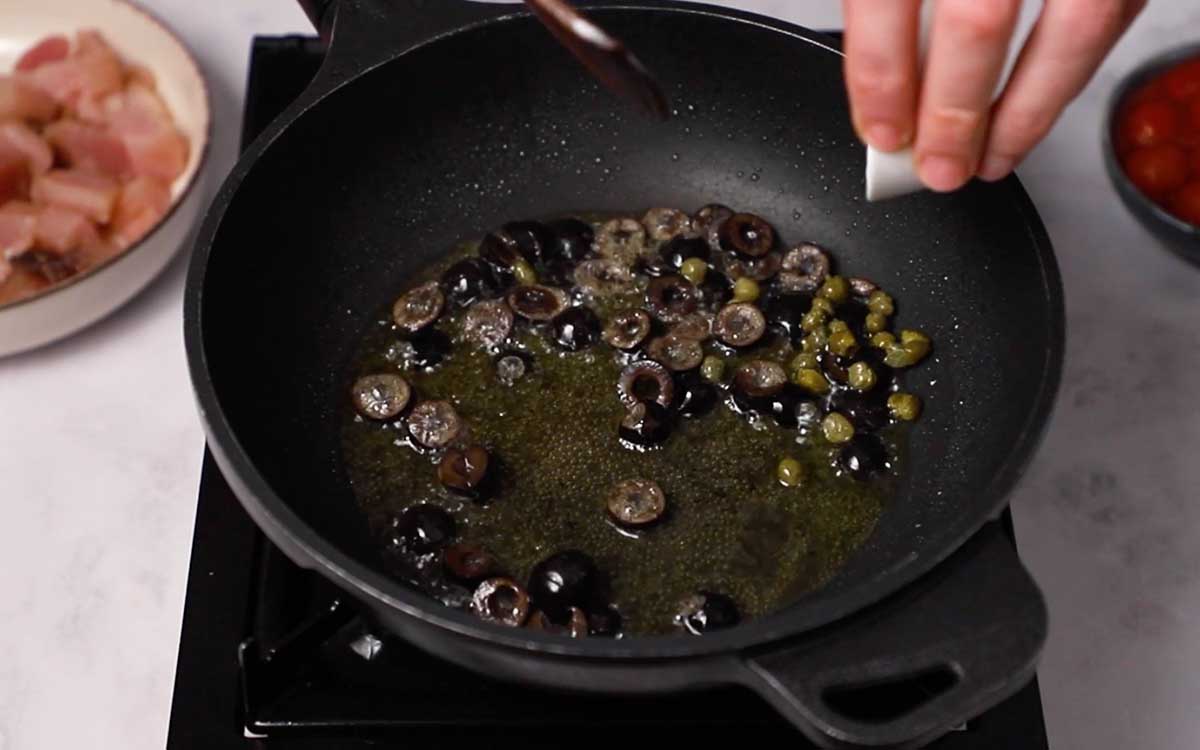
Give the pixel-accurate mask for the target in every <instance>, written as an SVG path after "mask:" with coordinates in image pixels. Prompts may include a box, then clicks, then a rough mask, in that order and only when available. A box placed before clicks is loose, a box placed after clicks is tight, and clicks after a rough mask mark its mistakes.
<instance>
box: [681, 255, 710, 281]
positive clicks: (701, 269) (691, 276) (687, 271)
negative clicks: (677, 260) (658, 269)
mask: <svg viewBox="0 0 1200 750" xmlns="http://www.w3.org/2000/svg"><path fill="white" fill-rule="evenodd" d="M707 273H708V264H707V263H705V262H704V260H703V259H702V258H688V259H687V260H685V261H684V262H683V265H681V266H680V267H679V275H680V276H682V277H683V278H685V279H687V280H688V281H690V282H692V283H693V284H695V285H696V286H700V285H701V284H703V283H704V276H705V274H707Z"/></svg>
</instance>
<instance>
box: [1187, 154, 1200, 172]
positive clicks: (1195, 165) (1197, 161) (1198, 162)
mask: <svg viewBox="0 0 1200 750" xmlns="http://www.w3.org/2000/svg"><path fill="white" fill-rule="evenodd" d="M1188 164H1189V165H1190V166H1191V171H1192V177H1200V148H1194V149H1192V150H1191V152H1190V153H1189V154H1188Z"/></svg>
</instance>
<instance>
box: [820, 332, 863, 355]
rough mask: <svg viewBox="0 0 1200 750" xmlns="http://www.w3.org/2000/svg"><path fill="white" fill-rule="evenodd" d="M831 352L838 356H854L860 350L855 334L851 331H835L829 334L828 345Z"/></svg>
mask: <svg viewBox="0 0 1200 750" xmlns="http://www.w3.org/2000/svg"><path fill="white" fill-rule="evenodd" d="M826 346H828V348H829V351H830V353H832V354H834V355H836V356H838V357H853V356H854V354H855V352H857V351H858V341H857V340H855V338H854V334H853V333H850V331H834V332H833V333H830V334H829V343H828V344H827V345H826Z"/></svg>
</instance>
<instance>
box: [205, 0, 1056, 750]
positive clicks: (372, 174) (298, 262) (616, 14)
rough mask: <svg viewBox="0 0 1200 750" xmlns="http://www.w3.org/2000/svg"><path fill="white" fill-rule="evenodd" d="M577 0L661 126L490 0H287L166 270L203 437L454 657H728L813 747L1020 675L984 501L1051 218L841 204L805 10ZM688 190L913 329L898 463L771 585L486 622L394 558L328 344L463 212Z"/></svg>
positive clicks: (547, 663) (345, 346)
mask: <svg viewBox="0 0 1200 750" xmlns="http://www.w3.org/2000/svg"><path fill="white" fill-rule="evenodd" d="M322 5H327V6H328V7H320V6H322ZM585 5H586V7H587V8H588V9H589V12H590V13H591V14H592V16H593V18H594V19H595V20H596V21H597V22H599V23H600V24H601V25H603V26H604V27H606V28H607V29H608V30H609V31H611V32H612V33H613V34H615V35H616V36H618V37H620V38H622V39H623V40H624V41H625V42H626V43H627V44H628V45H629V46H630V48H632V49H633V50H635V51H636V52H637V53H638V55H639V57H640V58H641V59H642V60H643V61H644V62H645V63H646V64H647V65H648V66H649V67H650V69H651V70H653V71H655V73H656V74H657V76H658V78H659V80H660V81H661V82H662V83H663V85H664V87H665V88H666V90H667V92H668V94H669V96H670V97H671V99H672V100H673V105H674V107H675V109H676V111H677V114H676V115H675V116H674V117H673V118H672V119H671V120H670V121H668V122H665V123H657V122H650V121H647V120H645V119H642V118H641V117H640V116H639V115H637V114H636V113H634V112H632V111H630V110H629V109H627V108H626V107H624V106H623V105H621V104H620V103H619V102H617V101H615V100H614V99H613V97H612V96H611V95H610V94H608V93H607V92H606V91H604V90H602V89H601V88H600V87H599V86H598V85H596V84H595V83H593V82H592V81H591V80H590V79H589V78H587V76H586V74H585V73H584V72H583V71H582V69H581V68H580V67H579V66H578V65H577V64H576V63H575V61H574V60H573V59H572V58H571V57H570V56H569V55H568V54H567V53H566V52H565V51H563V50H562V49H561V48H560V47H559V46H558V45H557V44H556V43H555V42H554V41H553V39H552V38H551V37H550V36H549V35H548V34H546V33H545V31H544V30H543V29H542V28H541V27H540V26H539V25H538V24H537V22H536V21H535V20H534V19H533V18H532V17H531V16H529V15H528V14H527V13H526V12H524V11H523V10H521V9H519V8H517V7H514V6H511V5H494V4H474V3H468V2H463V1H462V0H437V2H424V1H422V0H333V2H329V3H318V2H311V3H308V4H307V7H306V9H307V10H308V11H309V12H310V15H311V16H312V17H313V18H314V19H315V20H317V21H318V23H319V25H320V28H321V29H322V30H323V34H324V35H325V36H326V38H327V39H328V41H329V50H328V56H327V59H326V62H325V63H324V66H323V67H322V69H321V70H320V72H319V73H318V74H317V77H316V78H315V79H314V81H313V82H312V84H311V85H310V87H309V88H308V89H307V90H306V91H305V93H304V94H302V95H301V96H300V97H299V99H298V100H297V101H296V102H294V103H293V105H292V106H291V107H290V108H289V109H288V110H287V111H286V112H284V114H282V115H281V116H280V117H279V119H278V120H277V121H276V122H275V123H273V124H272V125H271V126H270V127H269V128H268V129H267V131H266V132H264V133H263V134H262V135H261V136H260V137H259V138H258V139H257V140H256V141H255V142H254V143H253V144H251V145H250V147H249V148H248V149H247V150H246V152H245V154H244V156H243V158H242V160H241V161H240V162H239V163H238V164H237V165H236V167H235V168H234V169H233V171H232V172H231V174H230V175H229V177H228V179H227V180H226V182H225V184H224V186H223V187H222V189H221V190H220V192H219V194H218V195H217V197H216V198H215V201H214V203H213V206H212V208H211V210H210V212H209V214H208V216H207V218H206V220H205V221H204V223H203V226H202V228H201V230H200V232H199V235H198V239H197V245H196V252H195V255H194V259H193V261H192V265H191V269H190V274H189V278H188V283H187V290H186V303H185V331H186V343H187V350H188V358H189V363H190V368H191V374H192V377H193V380H194V384H195V389H196V393H197V398H198V401H199V405H200V411H201V415H202V418H203V421H204V424H205V427H206V430H207V433H208V438H209V441H210V445H211V447H212V449H213V452H214V454H215V456H216V457H217V460H218V461H219V463H220V466H221V468H222V470H223V471H224V473H225V474H226V476H227V478H228V479H229V480H230V484H231V485H232V487H233V488H234V490H235V492H236V493H237V495H238V497H239V498H240V499H241V502H242V503H243V504H244V506H245V508H246V510H247V511H248V512H249V514H250V515H251V516H252V517H253V518H254V520H255V521H256V522H257V523H258V524H259V525H260V526H261V527H262V529H263V530H264V531H265V533H266V534H267V536H268V537H269V538H270V539H271V540H272V541H273V542H275V543H276V544H277V545H278V546H279V547H280V548H282V549H283V551H284V552H285V553H286V554H288V555H289V557H291V558H292V559H293V560H295V561H296V562H297V563H299V564H300V565H302V566H304V567H307V568H311V569H313V570H316V571H318V572H320V573H321V574H323V575H325V576H327V577H328V578H330V579H331V580H333V581H334V582H336V583H337V584H338V585H340V586H342V587H343V588H344V589H346V590H347V591H349V592H350V593H352V594H353V595H354V596H356V597H357V598H359V599H360V600H361V601H363V602H365V603H366V604H367V605H368V607H369V608H370V610H371V611H372V612H373V614H374V615H375V616H376V617H377V618H378V620H379V622H380V623H381V624H382V625H383V626H384V627H387V628H390V629H392V630H393V631H395V632H396V633H397V634H399V635H400V636H402V637H404V638H406V639H408V640H409V641H411V642H413V643H415V644H417V645H419V646H421V647H423V648H425V649H427V650H429V651H431V652H434V653H436V654H439V655H441V656H442V657H444V658H446V659H448V660H451V661H454V662H457V663H459V664H462V665H466V666H468V667H470V668H472V669H475V670H478V671H480V672H483V673H486V674H489V675H492V676H498V677H504V678H509V679H513V680H519V681H522V682H526V683H533V684H538V685H548V686H554V687H558V688H569V689H576V690H590V691H606V692H629V693H633V692H641V693H645V692H655V691H673V690H683V689H687V688H694V687H700V686H707V685H713V684H729V683H738V684H742V685H746V686H748V687H750V688H752V689H754V690H756V691H758V692H759V693H761V694H762V695H763V696H765V697H766V698H767V699H768V700H769V701H770V702H771V704H772V705H774V706H775V707H776V708H777V709H778V710H779V711H780V712H781V713H782V714H783V715H784V716H785V717H786V718H788V719H789V720H791V721H792V722H794V723H795V724H796V726H797V727H799V728H800V729H801V730H803V731H804V732H805V733H806V734H807V735H808V736H809V737H810V738H812V739H813V740H815V741H817V742H818V743H819V744H822V745H825V746H828V747H915V746H918V745H920V744H923V743H925V742H928V741H929V740H931V739H932V738H935V737H937V736H938V735H940V734H941V733H943V732H945V731H947V730H948V729H949V728H951V727H952V726H954V725H956V724H958V723H961V722H962V721H964V720H965V719H967V718H969V717H972V716H975V715H977V714H979V713H981V712H983V711H984V710H986V709H987V708H989V707H991V706H992V705H994V704H996V703H998V702H999V701H1000V700H1002V699H1003V698H1005V697H1006V696H1008V695H1009V694H1011V693H1013V692H1015V691H1016V690H1017V689H1018V688H1019V687H1020V686H1021V685H1022V684H1023V683H1024V682H1025V681H1026V680H1027V679H1028V678H1029V677H1030V676H1031V675H1032V673H1033V668H1034V664H1035V662H1036V658H1037V655H1038V653H1039V652H1040V649H1041V646H1042V643H1043V641H1044V638H1045V629H1046V613H1045V607H1044V603H1043V601H1042V599H1041V596H1040V594H1039V592H1038V590H1037V588H1036V586H1035V585H1034V584H1033V582H1032V581H1031V580H1030V578H1029V576H1028V574H1027V573H1026V572H1025V571H1024V570H1023V569H1022V568H1021V567H1020V565H1019V564H1017V563H1016V562H1015V557H1014V556H1012V555H1011V553H1009V554H1008V555H1002V554H1000V553H999V552H998V551H997V550H998V549H999V545H1000V544H1001V543H1002V542H1003V540H999V541H998V535H997V533H996V530H995V526H996V524H995V523H992V522H991V521H993V520H994V519H995V518H996V516H997V515H998V514H999V513H1000V512H1001V511H1002V509H1003V508H1004V505H1005V497H1006V495H1007V493H1008V491H1009V490H1010V489H1011V488H1012V486H1013V484H1014V482H1015V481H1016V480H1017V479H1018V477H1019V475H1020V474H1021V472H1022V470H1023V469H1024V467H1025V465H1026V463H1027V461H1028V459H1029V457H1030V455H1031V453H1032V452H1033V450H1034V448H1035V445H1036V443H1037V441H1038V438H1039V436H1040V433H1041V430H1042V427H1043V425H1044V423H1045V421H1046V418H1047V415H1048V412H1049V410H1050V407H1051V404H1052V401H1053V397H1054V394H1055V391H1056V389H1057V385H1058V380H1059V375H1060V369H1061V359H1062V351H1063V302H1062V291H1061V287H1060V279H1059V275H1058V271H1057V267H1056V265H1055V261H1054V258H1053V254H1052V251H1051V249H1050V246H1049V242H1048V239H1047V237H1046V234H1045V231H1044V229H1043V228H1042V226H1041V223H1040V221H1039V219H1038V217H1037V215H1036V213H1035V211H1034V209H1033V207H1032V206H1031V204H1030V202H1029V200H1028V198H1027V197H1026V195H1025V193H1024V192H1023V191H1022V189H1021V188H1020V186H1019V184H1018V183H1017V182H1016V181H1015V180H1011V179H1010V180H1008V181H1006V182H1003V183H1000V184H998V185H982V184H980V185H971V186H969V187H968V188H966V189H964V190H962V191H960V192H958V193H956V194H953V195H945V196H939V195H933V194H928V193H925V194H920V195H913V196H908V197H905V198H901V199H897V200H895V201H891V202H887V203H882V204H867V203H864V202H862V200H861V195H862V192H863V185H862V174H863V158H864V154H863V149H862V147H861V146H860V145H859V144H857V143H856V142H855V140H854V139H853V137H852V131H851V127H850V123H849V120H848V115H847V105H846V101H845V99H844V94H843V88H842V81H841V58H840V54H839V52H838V51H837V49H836V45H835V44H834V43H833V42H831V41H830V40H828V39H827V38H825V37H823V36H822V35H820V34H817V33H814V32H811V31H807V30H805V29H801V28H798V27H796V26H792V25H789V24H786V23H781V22H779V21H775V20H771V19H768V18H764V17H760V16H756V15H752V14H748V13H743V12H737V11H731V10H725V9H718V8H713V7H707V6H700V5H692V4H685V3H674V2H669V3H668V2H664V3H649V2H645V1H644V0H641V1H639V0H634V1H633V2H628V3H623V4H605V3H599V4H585ZM711 201H718V202H722V203H727V204H729V205H734V206H741V207H746V208H747V209H750V210H754V211H755V212H757V213H760V214H762V215H764V216H765V217H766V218H767V219H768V220H770V221H771V222H773V223H774V224H775V226H776V227H777V228H778V229H779V230H780V232H781V234H782V235H783V236H784V237H787V238H789V239H790V240H794V241H798V240H800V239H808V240H813V241H816V242H818V243H820V244H823V245H826V246H828V247H830V248H832V249H833V251H834V253H835V255H836V256H837V258H838V259H839V261H840V262H841V263H843V264H844V265H845V267H846V268H849V269H854V271H855V273H861V274H862V275H865V276H868V277H870V278H872V279H874V280H876V281H878V282H880V283H881V284H882V285H884V286H885V287H886V288H888V289H889V290H892V291H894V292H895V294H896V296H897V298H898V299H900V300H901V301H902V303H903V307H902V309H901V310H900V311H899V321H900V323H901V324H902V325H903V324H909V325H919V326H920V327H921V328H923V329H925V330H926V331H928V333H929V334H930V335H931V336H932V338H933V340H934V341H935V342H936V346H937V350H936V352H935V355H934V356H933V357H931V359H930V361H928V362H926V363H925V364H923V365H922V366H921V368H919V369H918V370H917V371H915V372H913V373H912V374H910V375H909V378H910V380H909V386H910V387H912V388H913V389H915V390H916V391H917V392H918V393H920V394H922V395H923V396H924V398H925V401H926V403H927V408H926V414H925V416H924V418H923V419H922V421H921V423H920V424H918V425H917V426H916V427H915V429H914V430H913V432H912V437H911V441H910V449H909V456H908V459H907V469H906V471H905V472H904V476H903V478H902V479H901V481H900V483H899V487H898V488H897V490H896V493H895V496H894V497H893V498H892V499H891V500H890V502H889V504H888V506H887V508H886V510H885V511H884V515H883V517H882V519H881V521H880V523H879V526H878V528H877V530H876V531H875V533H874V534H873V536H872V537H871V538H870V539H869V540H868V541H867V543H866V544H865V545H864V546H863V548H862V549H861V550H860V551H859V552H858V553H857V554H856V555H855V556H854V557H853V558H852V560H851V561H850V562H849V563H848V564H847V565H846V567H845V568H844V569H843V570H841V571H840V573H839V574H838V575H837V576H836V577H835V578H834V579H833V580H832V581H831V582H830V583H829V584H828V585H826V586H825V587H823V588H821V589H820V590H818V591H815V592H813V593H811V594H809V595H807V596H806V597H805V598H803V599H802V600H800V601H798V602H797V603H796V604H795V605H794V606H791V607H788V608H786V609H784V610H783V611H780V612H778V613H776V614H774V615H770V616H766V617H762V618H759V619H757V620H754V621H752V622H748V623H745V624H743V625H741V626H739V627H736V628H733V629H730V630H727V631H723V632H719V633H714V634H711V635H707V636H704V637H702V638H685V637H682V636H679V637H665V636H664V637H635V638H628V639H623V640H617V641H613V640H607V639H590V640H589V639H583V640H580V641H573V640H570V639H565V638H559V637H554V636H550V635H546V634H539V633H535V632H529V631H525V630H509V629H504V628H502V627H498V626H492V625H489V624H487V623H483V622H480V621H478V620H476V619H474V618H473V617H471V616H469V615H467V614H465V613H461V612H458V611H454V610H451V609H448V608H445V607H443V606H441V605H440V604H437V603H435V602H433V601H431V600H429V599H427V598H425V597H424V596H423V595H421V594H419V593H418V592H416V591H415V590H412V589H410V588H408V587H406V586H405V585H403V584H401V583H399V582H397V581H396V580H394V579H392V578H390V577H388V576H387V575H386V573H385V572H384V568H383V566H382V565H381V564H380V563H379V560H378V559H377V555H376V544H375V543H373V541H372V539H371V537H370V535H369V532H368V529H367V527H366V522H365V520H364V517H363V515H362V514H361V513H360V512H359V511H358V509H357V507H356V503H355V500H354V498H353V496H352V493H351V490H350V485H349V483H348V481H347V479H346V476H345V473H344V470H343V466H342V464H341V461H340V455H339V454H340V448H339V428H338V427H339V424H340V415H341V414H342V409H343V407H344V400H345V394H346V391H347V388H348V382H349V381H348V377H349V363H350V362H351V360H352V354H353V350H354V347H355V346H356V343H357V341H358V340H359V339H360V336H361V335H362V334H363V332H364V331H365V330H366V329H367V327H368V326H370V325H373V323H372V320H373V318H374V317H375V313H376V311H377V310H378V309H379V308H380V306H381V305H382V304H384V303H386V302H387V301H389V300H391V299H393V298H394V297H395V296H396V295H397V294H398V293H399V292H400V291H402V290H403V289H404V288H405V284H406V279H408V278H409V277H410V276H411V275H412V274H413V273H414V272H416V271H417V270H418V269H421V268H423V267H424V266H426V265H427V264H428V263H430V262H431V261H433V260H435V259H436V258H437V257H438V256H439V254H440V253H442V252H443V251H444V249H446V248H449V247H451V246H452V245H453V244H454V243H455V242H456V241H458V240H460V239H461V238H462V237H463V236H470V235H482V234H483V233H484V232H485V231H486V230H488V229H489V228H491V227H494V226H498V225H499V224H501V223H503V222H505V221H507V220H510V219H513V218H520V217H538V216H552V215H561V214H566V213H570V212H572V211H581V210H587V211H629V210H631V209H644V208H647V207H650V206H654V205H671V206H679V207H684V208H687V209H694V208H696V207H698V206H700V205H702V204H705V203H708V202H711ZM892 686H901V687H904V688H906V689H907V692H908V693H909V694H910V695H920V696H922V697H923V698H924V699H923V700H915V701H910V702H909V704H908V705H905V706H902V707H901V708H898V709H896V710H891V711H889V712H886V713H885V712H878V711H862V710H858V709H855V708H854V707H853V705H852V704H853V703H854V701H847V700H844V698H845V697H846V696H854V695H860V696H866V697H871V696H876V695H877V694H878V693H877V692H872V691H873V690H874V691H878V690H886V689H887V688H889V687H892ZM856 691H857V692H856ZM867 702H868V703H870V701H867ZM860 703H861V701H860Z"/></svg>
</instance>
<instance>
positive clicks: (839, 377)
mask: <svg viewBox="0 0 1200 750" xmlns="http://www.w3.org/2000/svg"><path fill="white" fill-rule="evenodd" d="M853 362H854V360H852V359H850V358H849V357H839V356H837V355H836V354H833V353H832V352H823V353H822V354H821V372H823V373H825V376H826V377H828V378H829V379H830V380H832V381H833V382H835V383H842V384H845V383H846V381H847V380H848V379H849V378H850V365H851V364H853Z"/></svg>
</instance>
